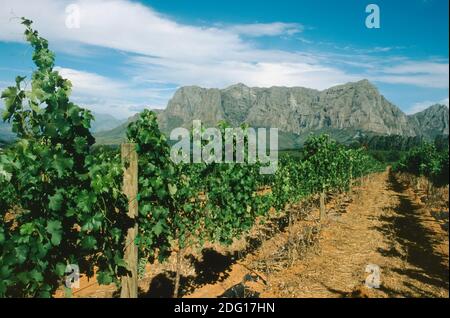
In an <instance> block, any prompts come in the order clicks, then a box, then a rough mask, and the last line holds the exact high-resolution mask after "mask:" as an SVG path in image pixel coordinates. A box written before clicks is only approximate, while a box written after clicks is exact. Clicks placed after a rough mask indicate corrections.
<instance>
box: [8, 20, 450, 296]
mask: <svg viewBox="0 0 450 318" xmlns="http://www.w3.org/2000/svg"><path fill="white" fill-rule="evenodd" d="M22 24H23V25H24V26H25V28H26V30H25V37H26V40H27V41H28V42H29V43H30V45H31V46H32V48H33V49H34V53H33V61H34V63H35V65H36V69H35V70H34V72H33V74H32V77H31V81H27V79H26V78H24V77H17V78H16V85H15V86H11V87H8V88H7V89H5V90H4V91H3V93H2V95H1V98H2V99H3V101H4V103H5V106H6V111H5V113H4V114H3V120H5V121H8V122H10V123H12V127H13V128H12V129H13V132H14V133H15V134H16V135H17V138H18V139H17V142H16V143H14V144H13V145H11V146H9V147H7V148H6V149H4V150H0V213H1V218H2V221H1V227H0V251H1V252H0V297H52V296H53V295H54V294H55V292H56V291H57V289H59V288H61V286H62V285H63V283H64V281H65V277H66V266H67V265H69V264H76V265H77V266H79V269H80V273H82V274H84V275H87V276H88V277H92V276H94V275H95V277H96V280H97V282H98V283H99V284H104V285H109V284H111V283H115V284H116V285H117V287H118V288H122V296H123V297H136V296H137V286H136V285H126V284H127V282H129V279H137V277H136V276H137V275H138V273H140V272H142V271H143V270H145V267H146V265H147V264H153V263H155V262H158V263H163V262H164V261H165V260H167V259H168V258H169V257H170V256H171V255H173V254H174V253H176V254H177V255H178V256H177V257H176V259H177V263H178V265H177V274H176V277H175V282H174V285H175V287H174V291H173V296H174V297H177V296H178V295H179V285H180V268H179V263H180V261H181V255H183V251H184V250H186V249H188V248H195V249H201V248H202V247H204V246H205V245H206V244H219V245H223V246H228V245H230V244H232V243H233V242H234V241H235V240H236V239H239V238H241V237H244V236H245V235H247V234H248V233H249V232H250V231H251V230H252V229H253V228H255V227H256V226H258V225H259V224H261V223H264V222H266V221H267V220H268V219H269V217H270V214H271V213H273V211H275V213H282V212H283V211H284V210H285V209H286V208H287V207H289V206H292V205H295V204H297V203H299V202H303V201H307V200H309V199H311V198H313V197H314V198H315V197H317V198H319V202H318V203H319V209H320V215H319V216H318V221H319V222H320V221H324V220H326V218H327V212H328V211H327V206H326V204H327V202H328V199H329V197H330V195H336V194H342V193H346V192H348V191H352V188H353V187H354V185H356V184H359V182H360V180H361V178H362V177H363V176H366V175H369V174H373V173H376V172H380V171H384V170H385V169H386V166H385V165H383V164H382V163H380V162H378V161H377V160H375V159H374V158H373V157H372V156H370V155H369V154H368V153H367V151H366V150H365V149H363V148H358V149H352V148H347V147H345V146H343V145H341V144H339V143H337V142H336V141H334V140H333V139H332V138H330V137H329V136H327V135H318V136H310V137H309V138H308V140H307V141H306V142H305V144H304V147H303V148H302V149H301V150H299V151H298V153H297V154H296V155H295V156H290V155H285V156H281V158H280V160H279V162H278V169H277V170H276V173H275V174H273V175H261V174H259V167H260V166H261V165H262V163H257V164H254V165H251V164H238V163H226V164H224V163H214V162H213V163H198V164H186V163H179V164H175V163H174V162H173V161H172V160H171V158H170V145H169V143H168V141H167V139H166V137H165V135H164V134H162V133H161V131H160V130H159V128H158V123H157V118H156V115H155V114H154V113H153V112H151V111H148V110H146V111H144V112H142V113H141V114H140V116H139V118H138V119H137V121H135V122H132V123H131V124H129V126H128V130H127V138H128V143H127V144H126V145H125V146H124V145H123V146H122V152H121V151H119V150H117V149H102V148H96V147H93V145H94V143H95V139H94V137H93V136H92V134H91V133H90V131H89V128H90V127H91V121H92V120H93V119H94V118H93V116H92V114H91V113H90V112H89V111H88V110H86V109H83V108H81V107H79V106H77V105H75V104H74V103H72V102H71V101H70V99H69V97H70V93H71V83H70V81H68V80H67V79H64V78H62V77H61V76H60V75H59V73H58V72H57V71H55V70H54V63H55V55H54V54H53V52H52V51H51V50H50V49H49V48H48V42H47V41H46V40H45V39H44V38H42V37H40V36H39V34H38V32H37V31H36V30H34V29H33V28H32V22H31V21H29V20H26V19H23V21H22ZM226 127H227V125H226V124H225V123H221V124H220V125H219V128H220V129H222V130H223V129H225V128H226ZM243 128H244V129H245V127H243ZM223 135H224V134H223ZM235 155H236V154H235ZM244 156H245V157H246V156H247V154H244ZM130 158H132V159H130ZM133 160H135V161H136V166H135V167H134V168H133V165H134V163H133ZM133 169H134V170H133ZM393 169H394V171H396V172H397V171H398V172H408V173H412V174H417V175H418V176H425V177H426V178H428V179H429V180H431V183H432V185H434V186H436V187H439V186H442V185H446V184H448V150H447V151H442V152H439V151H438V150H436V149H435V147H434V146H433V145H428V144H426V145H423V146H421V147H419V148H415V149H413V150H411V151H410V152H408V153H407V155H405V156H404V157H403V158H402V159H401V160H400V161H399V162H398V163H397V164H396V166H395V167H394V168H393ZM130 170H132V172H133V173H132V174H133V176H132V177H131V179H132V178H133V177H135V178H136V180H135V186H136V189H135V192H134V193H135V195H130V193H133V191H131V192H129V193H127V192H126V191H124V182H125V181H124V180H131V179H130V176H128V179H127V177H126V176H125V177H124V172H125V174H126V172H127V171H130ZM131 209H133V211H135V212H137V215H133V214H132V213H131V214H130V210H131ZM271 211H272V212H271ZM136 230H137V231H136ZM130 235H131V236H130ZM130 237H131V238H132V242H129V238H130ZM130 244H131V245H132V246H131V247H130ZM132 249H135V252H132V253H131V257H135V258H136V261H135V262H133V263H130V262H129V259H130V254H129V253H130V251H131V250H132ZM133 255H134V256H133ZM130 286H131V287H130ZM124 288H126V289H129V290H128V291H124ZM66 292H67V293H69V294H70V290H66Z"/></svg>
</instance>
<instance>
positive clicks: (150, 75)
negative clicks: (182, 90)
mask: <svg viewBox="0 0 450 318" xmlns="http://www.w3.org/2000/svg"><path fill="white" fill-rule="evenodd" d="M68 4H77V5H78V6H79V8H80V12H81V16H80V17H81V20H80V28H79V29H69V28H67V27H66V26H65V20H66V12H65V8H66V6H67V5H68ZM0 7H1V8H2V11H0V41H23V26H21V25H20V24H19V22H20V21H19V20H18V19H17V18H14V17H20V16H26V17H28V18H30V19H32V20H33V21H34V22H35V27H36V29H37V30H39V32H40V33H41V34H42V35H43V36H44V37H46V38H48V39H49V41H50V44H51V46H52V47H53V48H55V47H56V48H57V49H58V50H59V51H61V50H64V51H65V52H66V53H71V54H82V55H87V56H89V54H90V53H89V52H90V51H91V52H92V50H93V49H94V48H96V47H102V48H108V49H114V50H118V51H120V52H125V56H126V61H125V63H127V64H126V65H125V66H126V68H127V71H126V73H127V74H126V79H123V80H121V81H117V80H111V79H108V78H106V77H102V76H100V75H98V74H94V73H89V72H82V71H76V70H69V69H63V68H61V69H60V70H61V72H62V74H63V75H65V76H67V77H68V78H70V79H71V80H72V81H73V83H74V93H75V95H76V97H77V98H79V99H80V100H82V101H84V102H86V104H87V105H88V106H90V107H92V108H100V109H107V107H108V102H111V103H112V104H116V105H121V106H120V107H125V108H126V109H124V110H118V112H119V113H121V114H127V113H129V112H130V110H129V109H130V105H129V104H130V103H136V102H137V101H140V103H141V104H142V100H144V99H145V100H148V101H149V103H151V104H152V105H157V106H158V107H160V106H163V105H164V104H165V101H166V100H167V99H168V96H170V94H171V93H172V91H173V90H171V89H169V90H168V91H164V92H161V91H157V90H152V88H151V87H152V86H151V85H152V84H154V83H166V84H167V83H170V84H171V85H172V86H173V85H201V86H206V87H225V86H228V85H230V84H234V83H237V82H243V83H245V84H247V85H251V86H273V85H280V86H281V85H283V86H306V87H311V88H316V89H324V88H328V87H330V86H332V85H336V84H342V83H345V82H348V81H354V80H359V79H361V78H368V79H370V80H374V81H379V82H385V83H394V84H409V85H415V86H421V87H435V88H448V85H449V83H448V61H444V62H442V61H434V62H429V61H409V60H408V59H405V58H401V57H391V58H388V57H386V56H384V57H383V58H377V57H374V56H370V55H369V54H371V53H380V52H381V53H387V52H390V51H391V50H393V49H394V48H391V47H381V46H380V47H375V48H374V49H371V50H366V51H364V50H360V51H358V52H354V53H352V54H346V55H341V56H337V55H333V54H326V53H320V52H316V53H314V54H312V53H305V52H289V51H285V50H276V49H267V48H266V49H264V48H260V47H256V46H255V45H254V41H247V40H246V37H260V36H285V35H288V36H289V35H294V34H297V33H300V32H302V31H303V29H304V27H303V26H302V25H301V24H296V23H283V22H273V23H252V24H238V25H220V24H212V25H209V26H195V25H188V24H183V23H179V22H176V21H175V20H174V19H173V18H171V17H168V16H164V15H162V14H160V13H158V12H156V11H155V10H153V9H152V8H150V7H147V6H144V5H142V4H140V3H137V2H133V1H128V0H111V1H106V0H78V1H74V0H60V1H53V0H35V1H25V0H0ZM348 52H349V51H347V53H348ZM352 52H353V51H352ZM387 63H390V64H387ZM392 63H396V64H395V65H396V66H394V67H393V66H392V65H393V64H392ZM349 68H350V69H352V71H349ZM142 83H146V84H147V85H142ZM119 92H120V93H119ZM132 98H134V99H132ZM139 98H141V99H139ZM131 99H132V100H131ZM126 100H128V102H126ZM88 102H90V103H92V104H88ZM132 106H139V105H135V104H133V105H132ZM120 107H119V106H117V109H119V108H120Z"/></svg>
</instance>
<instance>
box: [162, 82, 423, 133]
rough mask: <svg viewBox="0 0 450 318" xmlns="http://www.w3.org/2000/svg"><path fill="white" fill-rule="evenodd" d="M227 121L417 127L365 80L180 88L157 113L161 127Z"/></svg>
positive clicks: (391, 129)
mask: <svg viewBox="0 0 450 318" xmlns="http://www.w3.org/2000/svg"><path fill="white" fill-rule="evenodd" d="M194 119H200V120H201V121H202V122H204V123H205V124H206V125H214V124H215V123H216V122H217V121H219V120H226V121H228V122H229V123H230V124H232V125H233V126H238V125H240V124H241V123H244V122H245V123H248V124H249V125H250V126H252V127H276V128H278V129H279V130H280V131H282V132H287V133H294V134H303V133H307V132H310V131H319V130H320V131H324V130H325V131H326V130H329V131H333V130H341V131H342V130H349V131H352V132H354V131H363V132H368V133H374V134H383V135H402V136H414V135H416V134H417V129H416V127H415V124H414V123H413V121H411V120H410V119H409V118H408V117H407V116H406V115H405V114H404V113H403V112H402V111H401V110H400V109H399V108H397V107H396V106H395V105H393V104H391V103H390V102H389V101H387V100H386V99H385V98H384V97H383V96H382V95H381V94H380V93H379V92H378V90H377V88H376V87H375V86H373V85H372V84H371V83H370V82H369V81H367V80H363V81H359V82H356V83H348V84H345V85H340V86H336V87H332V88H330V89H327V90H324V91H317V90H313V89H308V88H302V87H291V88H287V87H271V88H254V87H247V86H245V85H243V84H237V85H233V86H230V87H228V88H226V89H222V90H219V89H205V88H200V87H196V86H189V87H183V88H180V89H179V90H178V91H177V92H176V93H175V95H174V97H173V98H172V99H171V100H170V101H169V103H168V105H167V108H166V110H165V111H164V112H163V113H161V114H160V115H159V120H160V126H161V128H162V130H163V131H170V130H171V129H173V128H174V127H178V126H183V127H189V126H190V125H191V124H192V120H194Z"/></svg>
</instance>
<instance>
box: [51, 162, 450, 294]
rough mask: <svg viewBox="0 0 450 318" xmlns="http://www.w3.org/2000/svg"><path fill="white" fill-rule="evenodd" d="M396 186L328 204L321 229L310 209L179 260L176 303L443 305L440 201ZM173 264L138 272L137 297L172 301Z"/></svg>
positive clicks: (383, 185) (372, 185)
mask: <svg viewBox="0 0 450 318" xmlns="http://www.w3.org/2000/svg"><path fill="white" fill-rule="evenodd" d="M399 180H400V179H399V178H397V177H396V176H394V175H393V174H391V173H390V171H389V170H387V171H385V172H383V173H379V174H374V175H372V176H370V177H368V178H365V179H364V180H362V182H361V184H360V185H358V186H355V188H354V189H353V193H352V194H351V195H350V196H348V195H336V196H334V197H333V198H331V199H330V200H329V202H328V204H327V211H328V217H327V219H326V220H322V221H321V222H319V221H318V220H317V216H318V215H319V212H318V209H317V208H316V207H315V206H312V208H311V206H309V207H308V209H306V210H305V207H304V205H296V206H292V207H291V208H290V212H291V213H293V214H292V215H295V217H293V218H291V221H290V222H289V218H287V217H286V216H284V217H283V216H280V217H278V218H274V219H273V220H272V222H271V224H269V225H271V227H270V226H269V225H265V226H259V227H256V228H255V230H254V231H252V233H251V235H249V236H248V237H246V238H244V239H241V240H239V241H237V242H236V243H235V244H233V246H231V247H229V248H223V247H219V246H215V245H212V246H209V247H208V248H205V249H203V250H201V251H196V250H189V251H187V252H186V253H185V256H184V259H183V270H182V279H181V289H182V290H181V295H183V296H184V297H300V298H304V297H333V298H336V297H362V298H369V297H449V243H448V201H446V202H444V203H441V204H440V208H430V205H429V204H428V202H427V204H425V203H423V202H422V201H424V200H423V196H424V195H423V193H421V192H420V191H413V190H412V188H411V187H410V186H409V184H406V183H405V182H403V181H404V180H403V179H402V180H403V181H402V182H400V181H399ZM446 191H447V193H448V188H447V190H446ZM442 208H445V209H444V210H442ZM305 211H308V213H303V212H305ZM302 213H303V214H302ZM287 222H288V223H287ZM274 224H276V226H274ZM289 224H291V225H289ZM174 258H175V257H172V258H171V259H169V262H168V263H166V264H155V265H151V266H150V265H148V266H147V271H146V274H145V276H144V278H143V279H141V280H140V282H139V287H140V292H141V296H142V297H170V296H171V293H172V289H173V277H174V267H175V264H174ZM369 264H373V265H376V266H378V267H379V269H380V279H381V284H380V286H379V288H369V287H366V284H365V280H366V278H367V276H368V275H369V273H367V272H366V271H365V270H366V267H367V265H369ZM114 291H115V286H113V285H111V286H98V285H97V284H96V283H95V280H94V281H92V280H91V281H90V282H88V281H87V279H85V278H84V279H83V280H82V282H81V288H80V289H78V290H74V292H73V296H74V297H112V296H113V295H114ZM62 295H63V294H62V293H61V292H60V293H58V296H60V297H61V296H62Z"/></svg>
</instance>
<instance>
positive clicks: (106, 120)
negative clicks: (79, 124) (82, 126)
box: [91, 112, 126, 133]
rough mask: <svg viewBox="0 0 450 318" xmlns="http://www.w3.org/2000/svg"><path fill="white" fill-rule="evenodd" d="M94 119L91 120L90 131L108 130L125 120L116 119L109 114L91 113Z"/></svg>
mask: <svg viewBox="0 0 450 318" xmlns="http://www.w3.org/2000/svg"><path fill="white" fill-rule="evenodd" d="M92 114H93V115H94V120H93V121H92V122H91V132H93V133H96V132H101V131H108V130H111V129H114V128H116V127H117V126H119V125H121V124H123V123H124V122H125V121H126V120H121V119H117V118H115V117H114V116H111V115H109V114H101V113H95V112H93V113H92Z"/></svg>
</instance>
